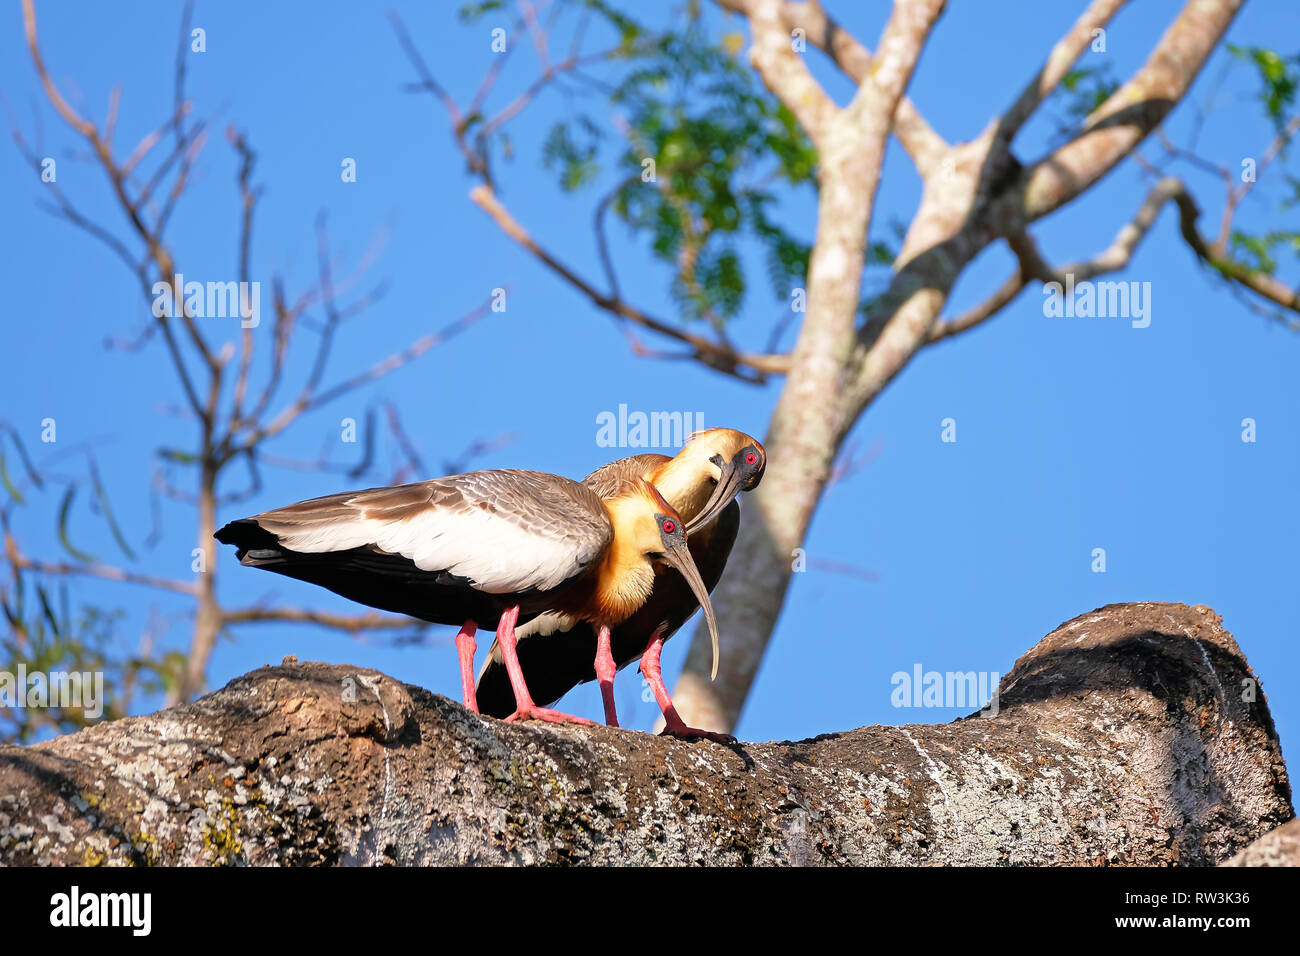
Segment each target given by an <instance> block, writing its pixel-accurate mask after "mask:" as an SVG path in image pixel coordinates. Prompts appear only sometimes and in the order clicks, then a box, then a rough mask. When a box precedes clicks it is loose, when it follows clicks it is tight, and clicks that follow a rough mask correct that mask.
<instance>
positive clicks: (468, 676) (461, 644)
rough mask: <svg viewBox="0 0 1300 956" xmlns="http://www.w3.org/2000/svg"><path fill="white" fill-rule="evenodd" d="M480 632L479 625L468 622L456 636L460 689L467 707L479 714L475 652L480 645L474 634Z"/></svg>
mask: <svg viewBox="0 0 1300 956" xmlns="http://www.w3.org/2000/svg"><path fill="white" fill-rule="evenodd" d="M477 631H478V625H477V624H475V623H474V622H473V621H466V622H465V626H464V627H462V628H461V629H460V633H459V634H457V635H456V653H457V654H459V655H460V689H461V694H462V696H463V697H464V700H465V706H466V707H467V708H469V709H470V710H471V711H473V712H474V713H476V714H477V713H478V698H477V697H476V696H475V694H474V652H475V651H476V650H478V644H477V642H476V641H475V640H474V634H475V632H477Z"/></svg>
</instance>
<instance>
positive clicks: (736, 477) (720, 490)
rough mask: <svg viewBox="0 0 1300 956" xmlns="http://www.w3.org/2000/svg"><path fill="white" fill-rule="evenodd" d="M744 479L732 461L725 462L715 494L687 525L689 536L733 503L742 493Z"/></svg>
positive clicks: (714, 490)
mask: <svg viewBox="0 0 1300 956" xmlns="http://www.w3.org/2000/svg"><path fill="white" fill-rule="evenodd" d="M743 481H744V476H743V475H742V474H741V472H740V470H739V469H738V468H737V467H736V466H735V465H734V464H733V463H732V462H727V463H726V464H724V465H723V466H722V473H721V474H720V475H718V483H717V485H716V486H715V487H714V489H713V494H712V495H710V496H709V500H708V501H706V502H705V503H704V508H703V510H702V511H700V513H699V514H697V515H696V516H695V518H694V519H693V520H692V521H691V522H690V523H688V524H687V525H686V535H687V537H690V536H691V535H692V534H694V533H695V532H696V531H699V530H700V529H701V528H703V527H704V526H705V525H706V524H708V523H709V522H710V521H712V520H713V519H714V518H716V517H717V516H718V515H720V514H721V513H722V509H723V508H725V507H727V505H729V504H731V499H732V498H734V497H736V495H738V494H740V485H741V483H742V482H743Z"/></svg>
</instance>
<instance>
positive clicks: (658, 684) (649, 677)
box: [641, 633, 736, 744]
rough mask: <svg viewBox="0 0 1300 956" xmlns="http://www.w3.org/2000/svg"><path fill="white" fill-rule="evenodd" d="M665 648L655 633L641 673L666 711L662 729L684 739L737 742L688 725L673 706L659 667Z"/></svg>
mask: <svg viewBox="0 0 1300 956" xmlns="http://www.w3.org/2000/svg"><path fill="white" fill-rule="evenodd" d="M663 649H664V639H663V638H662V637H660V636H659V635H658V633H656V634H655V636H654V639H653V640H652V641H651V642H650V646H649V647H647V648H646V649H645V653H644V654H642V655H641V673H642V674H643V675H644V676H645V679H646V681H647V682H649V684H650V689H651V690H652V691H654V695H655V700H656V701H658V703H659V709H660V710H662V711H663V712H664V729H663V730H662V731H661V733H663V734H667V735H668V736H670V737H680V738H682V739H683V740H692V739H695V738H698V737H703V738H705V739H706V740H714V741H717V742H718V743H720V744H730V743H735V742H736V738H735V737H733V736H731V735H730V734H720V733H716V732H714V731H712V730H700V729H699V728H697V727H688V726H686V721H684V720H682V718H681V715H680V714H678V713H677V708H676V707H674V706H673V699H672V697H670V696H669V694H668V688H667V687H665V686H664V676H663V673H662V672H661V671H660V669H659V654H660V652H662V651H663Z"/></svg>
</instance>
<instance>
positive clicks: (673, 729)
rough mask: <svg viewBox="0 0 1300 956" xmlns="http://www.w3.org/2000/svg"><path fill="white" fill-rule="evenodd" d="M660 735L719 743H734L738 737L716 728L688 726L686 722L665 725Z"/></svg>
mask: <svg viewBox="0 0 1300 956" xmlns="http://www.w3.org/2000/svg"><path fill="white" fill-rule="evenodd" d="M659 736H660V737H676V738H677V739H678V740H712V741H713V742H714V743H717V744H734V743H736V742H737V741H736V738H735V737H733V736H731V734H724V733H719V732H718V731H716V730H700V729H699V728H698V727H687V726H686V725H685V724H679V725H677V726H670V727H665V728H664V729H663V730H661V731H659Z"/></svg>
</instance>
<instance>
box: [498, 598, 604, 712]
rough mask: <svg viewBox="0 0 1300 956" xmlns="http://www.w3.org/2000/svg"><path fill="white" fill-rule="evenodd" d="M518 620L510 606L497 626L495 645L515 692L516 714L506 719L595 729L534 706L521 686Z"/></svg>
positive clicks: (525, 688)
mask: <svg viewBox="0 0 1300 956" xmlns="http://www.w3.org/2000/svg"><path fill="white" fill-rule="evenodd" d="M517 620H519V608H518V607H512V608H511V609H510V610H508V611H506V612H505V613H504V614H502V615H501V621H500V623H499V624H497V644H499V645H500V646H501V657H502V658H503V659H504V660H505V662H506V673H507V674H509V675H510V687H511V689H512V690H514V692H515V712H514V713H513V714H511V715H510V716H509V717H507V718H506V720H545V721H549V722H550V723H553V724H586V725H588V726H595V725H594V724H593V723H592V722H591V721H590V720H585V719H583V718H582V717H574V716H573V715H572V714H565V713H561V712H560V711H558V710H550V709H549V708H546V707H538V706H537V705H536V704H534V703H533V695H532V694H530V693H529V692H528V685H527V684H526V683H524V669H523V668H522V667H520V666H519V653H518V651H516V650H515V646H516V643H517V640H516V638H515V621H517Z"/></svg>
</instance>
